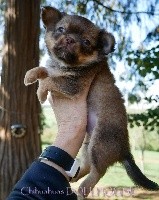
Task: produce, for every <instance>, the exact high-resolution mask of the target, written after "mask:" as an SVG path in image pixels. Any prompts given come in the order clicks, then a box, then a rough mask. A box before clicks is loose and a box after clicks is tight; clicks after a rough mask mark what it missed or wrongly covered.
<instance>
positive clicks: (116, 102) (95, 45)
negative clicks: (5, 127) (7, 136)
mask: <svg viewBox="0 0 159 200" xmlns="http://www.w3.org/2000/svg"><path fill="white" fill-rule="evenodd" d="M42 20H43V23H44V26H45V28H46V36H45V41H46V46H47V49H48V52H49V55H50V61H49V63H48V66H47V68H43V67H38V68H34V69H32V70H30V71H29V72H27V74H26V77H25V84H26V85H27V84H32V83H33V82H35V81H36V80H37V79H39V84H40V85H39V90H38V97H39V100H40V101H41V102H43V101H45V100H46V96H47V91H52V92H53V93H55V94H56V95H60V96H63V97H65V98H78V96H80V94H81V92H82V91H83V90H84V88H85V87H90V89H89V92H88V96H87V109H88V110H87V113H88V117H87V119H88V120H87V127H86V131H87V134H86V138H85V142H84V144H83V146H84V147H83V158H82V159H83V160H82V164H81V170H80V172H79V175H78V177H77V180H78V179H79V178H81V177H83V176H84V175H86V174H88V176H87V178H86V179H85V180H84V181H83V182H82V184H81V186H80V188H84V191H85V194H83V195H84V196H87V195H88V193H89V192H90V189H93V187H94V186H95V185H96V183H97V182H98V181H99V179H100V178H101V177H102V176H103V175H104V174H105V172H106V170H107V169H108V167H109V166H111V165H113V164H114V163H115V162H121V163H122V164H123V165H124V166H125V168H126V171H127V173H128V175H129V176H130V177H131V178H132V180H133V181H134V182H135V183H136V184H137V185H139V186H141V187H143V188H146V189H150V190H156V189H158V185H157V184H156V183H154V182H152V181H150V180H149V179H147V178H146V177H145V176H144V175H143V174H142V172H141V171H140V170H139V168H138V167H137V166H136V164H135V161H134V159H133V156H132V155H131V153H130V146H129V138H128V130H127V116H126V111H125V107H124V104H123V103H124V102H123V99H122V95H121V93H120V92H119V89H118V88H117V87H116V86H115V81H114V77H113V75H112V74H111V72H110V70H109V67H108V63H107V58H106V55H107V54H109V53H110V52H112V51H113V50H114V43H115V39H114V37H113V35H112V34H110V33H108V32H106V31H105V30H101V29H100V28H98V27H96V26H95V25H94V24H93V23H91V22H90V21H89V20H87V19H85V18H83V17H80V16H77V15H73V16H72V15H67V14H65V13H61V12H60V11H58V10H56V9H55V8H51V7H45V8H44V9H43V11H42ZM82 191H83V190H80V189H79V192H80V193H81V194H82Z"/></svg>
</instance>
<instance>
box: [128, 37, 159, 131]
mask: <svg viewBox="0 0 159 200" xmlns="http://www.w3.org/2000/svg"><path fill="white" fill-rule="evenodd" d="M158 35H159V34H158ZM158 58H159V45H157V46H155V47H152V48H151V49H148V50H144V49H142V50H137V51H131V52H129V53H128V57H127V62H128V64H129V65H130V66H131V67H132V68H133V70H134V71H133V75H131V76H130V79H132V78H133V77H134V76H135V77H136V84H135V87H134V89H133V93H131V94H129V101H130V102H131V103H134V102H137V103H139V102H140V101H141V100H144V101H145V102H147V104H149V105H154V106H153V107H154V108H151V109H147V110H146V111H145V112H143V113H141V114H131V115H129V123H130V125H131V127H133V126H134V124H136V125H137V126H140V125H141V124H143V126H144V128H145V129H146V130H147V129H149V130H150V131H153V130H154V129H155V127H158V128H159V103H158V102H159V95H157V94H156V95H153V96H146V95H145V96H144V99H142V98H140V96H139V95H138V90H140V91H142V92H143V93H145V94H146V92H147V91H148V90H149V88H150V86H152V85H153V84H154V82H155V80H157V79H159V59H158ZM145 80H146V81H145Z"/></svg>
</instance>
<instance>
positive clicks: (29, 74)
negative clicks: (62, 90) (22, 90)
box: [24, 70, 37, 85]
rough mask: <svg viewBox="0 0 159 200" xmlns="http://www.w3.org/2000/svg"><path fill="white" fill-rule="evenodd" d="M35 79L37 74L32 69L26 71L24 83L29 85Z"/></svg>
mask: <svg viewBox="0 0 159 200" xmlns="http://www.w3.org/2000/svg"><path fill="white" fill-rule="evenodd" d="M36 81H37V74H36V73H35V72H33V71H32V70H29V71H27V73H26V74H25V78H24V84H25V85H31V84H33V83H34V82H36Z"/></svg>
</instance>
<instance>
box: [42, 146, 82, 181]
mask: <svg viewBox="0 0 159 200" xmlns="http://www.w3.org/2000/svg"><path fill="white" fill-rule="evenodd" d="M39 160H40V161H42V162H44V163H46V164H49V165H50V166H52V167H54V168H56V169H57V170H60V171H61V172H62V174H63V175H64V176H65V177H66V178H67V179H68V177H69V178H74V177H76V176H77V174H78V172H79V169H80V167H79V163H78V161H77V160H76V159H74V158H72V157H71V155H69V154H68V153H67V152H66V151H65V150H63V149H61V148H59V147H56V146H48V147H47V148H46V149H45V150H44V151H43V152H42V154H41V155H40V157H39ZM48 161H49V162H48Z"/></svg>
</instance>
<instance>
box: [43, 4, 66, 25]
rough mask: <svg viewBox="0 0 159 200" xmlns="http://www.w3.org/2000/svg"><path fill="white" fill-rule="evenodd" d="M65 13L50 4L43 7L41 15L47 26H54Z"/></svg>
mask: <svg viewBox="0 0 159 200" xmlns="http://www.w3.org/2000/svg"><path fill="white" fill-rule="evenodd" d="M64 15H65V14H64V13H61V12H60V11H59V10H57V9H56V8H53V7H50V6H46V7H42V11H41V17H42V21H43V23H44V26H45V27H46V28H50V27H54V26H55V25H56V23H57V22H58V21H60V20H61V19H62V17H63V16H64Z"/></svg>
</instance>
